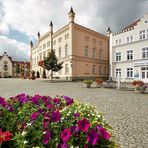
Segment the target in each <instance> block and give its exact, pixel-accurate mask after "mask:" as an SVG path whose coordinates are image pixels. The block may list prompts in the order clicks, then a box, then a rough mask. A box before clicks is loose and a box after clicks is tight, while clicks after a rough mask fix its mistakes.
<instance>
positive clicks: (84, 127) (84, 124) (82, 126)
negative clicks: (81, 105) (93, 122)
mask: <svg viewBox="0 0 148 148" xmlns="http://www.w3.org/2000/svg"><path fill="white" fill-rule="evenodd" d="M89 127H90V123H89V120H87V119H85V118H84V119H82V120H79V121H78V128H79V130H80V131H82V132H87V131H88V129H89Z"/></svg>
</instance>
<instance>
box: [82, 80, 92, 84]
mask: <svg viewBox="0 0 148 148" xmlns="http://www.w3.org/2000/svg"><path fill="white" fill-rule="evenodd" d="M83 83H85V84H92V83H93V81H92V80H84V81H83Z"/></svg>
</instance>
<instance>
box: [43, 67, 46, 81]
mask: <svg viewBox="0 0 148 148" xmlns="http://www.w3.org/2000/svg"><path fill="white" fill-rule="evenodd" d="M42 77H43V79H46V71H45V69H43V76H42Z"/></svg>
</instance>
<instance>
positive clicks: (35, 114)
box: [30, 112, 39, 120]
mask: <svg viewBox="0 0 148 148" xmlns="http://www.w3.org/2000/svg"><path fill="white" fill-rule="evenodd" d="M38 115H39V112H33V113H32V114H31V117H30V119H31V120H35V119H36V118H37V117H38Z"/></svg>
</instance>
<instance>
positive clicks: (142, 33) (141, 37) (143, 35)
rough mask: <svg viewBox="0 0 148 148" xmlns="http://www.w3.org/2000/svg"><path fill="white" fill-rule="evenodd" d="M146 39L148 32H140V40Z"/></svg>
mask: <svg viewBox="0 0 148 148" xmlns="http://www.w3.org/2000/svg"><path fill="white" fill-rule="evenodd" d="M143 39H146V30H140V31H139V40H143Z"/></svg>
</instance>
